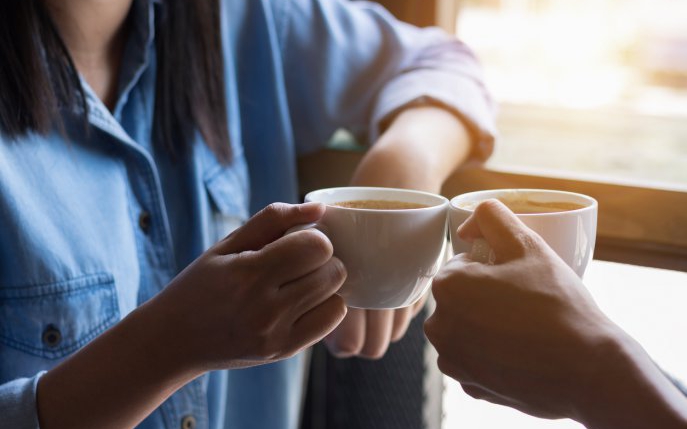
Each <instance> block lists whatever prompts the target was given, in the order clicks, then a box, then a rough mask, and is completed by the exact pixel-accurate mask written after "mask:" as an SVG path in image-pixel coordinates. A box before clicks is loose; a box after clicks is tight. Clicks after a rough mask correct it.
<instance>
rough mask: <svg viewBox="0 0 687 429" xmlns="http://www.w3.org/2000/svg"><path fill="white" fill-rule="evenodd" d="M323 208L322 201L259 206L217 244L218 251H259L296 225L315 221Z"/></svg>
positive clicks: (227, 252)
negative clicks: (240, 225)
mask: <svg viewBox="0 0 687 429" xmlns="http://www.w3.org/2000/svg"><path fill="white" fill-rule="evenodd" d="M324 211H325V206H324V204H321V203H306V204H285V203H273V204H270V205H269V206H267V207H265V208H264V209H262V210H261V211H260V212H258V213H257V214H256V215H254V216H253V217H252V218H250V219H249V220H248V222H246V224H245V225H243V226H242V227H241V228H239V229H237V230H236V231H234V232H233V233H231V234H230V235H229V236H227V237H226V238H224V239H223V240H222V241H220V242H219V243H218V244H217V248H218V250H219V251H220V252H221V253H224V254H230V253H237V252H241V251H245V250H259V249H262V248H263V247H264V246H265V245H267V244H268V243H271V242H273V241H275V240H277V239H278V238H280V237H281V236H283V235H284V233H285V232H286V231H287V230H288V229H289V228H292V227H294V226H297V225H301V224H306V223H311V222H316V221H318V220H319V219H320V218H321V217H322V216H323V215H324Z"/></svg>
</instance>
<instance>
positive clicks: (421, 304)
mask: <svg viewBox="0 0 687 429" xmlns="http://www.w3.org/2000/svg"><path fill="white" fill-rule="evenodd" d="M427 298H429V292H425V294H424V295H423V296H422V297H421V298H420V299H418V300H417V302H416V303H415V304H413V305H412V307H411V308H412V313H411V314H412V317H415V316H417V314H418V313H419V312H420V311H421V310H422V308H423V307H424V306H425V304H426V303H427Z"/></svg>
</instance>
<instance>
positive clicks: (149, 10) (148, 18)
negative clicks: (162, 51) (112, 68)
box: [112, 0, 160, 120]
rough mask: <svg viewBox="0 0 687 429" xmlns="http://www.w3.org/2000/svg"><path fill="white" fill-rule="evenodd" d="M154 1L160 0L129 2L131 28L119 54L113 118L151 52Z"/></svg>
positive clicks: (117, 116)
mask: <svg viewBox="0 0 687 429" xmlns="http://www.w3.org/2000/svg"><path fill="white" fill-rule="evenodd" d="M155 4H160V1H159V0H134V1H133V3H132V5H131V11H130V14H129V17H128V19H129V20H130V22H129V25H130V26H131V28H130V33H129V37H128V40H127V41H126V46H125V47H124V55H123V57H122V65H121V71H120V75H119V88H118V98H117V104H116V105H115V108H114V110H113V112H112V113H113V116H114V117H115V118H116V119H117V120H120V118H121V112H122V109H123V108H124V105H125V104H126V102H127V100H128V99H129V95H130V93H131V90H132V89H133V88H134V86H135V85H136V83H137V82H138V81H139V79H140V77H141V75H142V74H143V72H144V71H145V70H146V68H147V67H148V65H149V62H150V55H152V54H153V52H154V49H153V43H154V40H155V8H154V5H155Z"/></svg>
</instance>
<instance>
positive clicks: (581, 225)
mask: <svg viewBox="0 0 687 429" xmlns="http://www.w3.org/2000/svg"><path fill="white" fill-rule="evenodd" d="M488 199H502V200H506V201H512V200H514V199H515V200H517V199H520V200H529V201H535V202H541V203H551V202H559V203H572V204H576V205H579V206H580V208H578V209H574V210H564V211H556V212H545V213H544V212H543V213H526V214H516V216H517V217H518V218H520V220H521V221H523V223H524V224H525V225H527V226H528V227H530V228H532V229H533V230H534V231H535V232H537V233H538V234H539V235H540V236H541V237H542V238H543V239H544V240H545V241H546V242H547V243H548V245H549V246H551V248H553V250H554V251H555V252H556V253H557V254H558V256H560V257H561V258H562V259H563V261H565V262H566V263H567V264H568V265H569V266H570V267H571V268H572V269H573V270H574V271H575V272H576V273H577V275H578V276H580V277H582V276H583V275H584V271H585V270H586V268H587V265H588V264H589V261H591V260H592V257H593V254H594V245H595V242H596V219H597V212H598V204H597V202H596V200H595V199H594V198H592V197H589V196H587V195H582V194H576V193H573V192H565V191H555V190H543V189H495V190H488V191H477V192H470V193H467V194H463V195H458V196H457V197H454V198H452V199H451V204H450V208H449V225H450V230H451V242H452V245H453V251H454V253H456V254H458V253H464V252H468V253H471V254H472V255H475V259H482V260H486V259H489V256H488V254H489V253H490V249H489V248H488V245H486V242H485V241H484V240H479V241H478V240H476V241H475V248H473V247H472V244H470V243H467V242H465V241H463V240H461V239H460V238H459V237H458V235H457V234H456V230H457V229H458V227H459V226H460V225H461V224H462V223H463V222H465V220H466V219H467V218H468V217H469V216H470V215H471V214H472V211H473V210H474V209H475V208H476V207H477V205H478V204H479V203H480V202H482V201H484V200H488Z"/></svg>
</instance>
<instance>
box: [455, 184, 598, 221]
mask: <svg viewBox="0 0 687 429" xmlns="http://www.w3.org/2000/svg"><path fill="white" fill-rule="evenodd" d="M499 192H508V193H516V192H521V193H538V194H556V195H567V196H572V197H575V198H577V199H581V200H584V201H586V202H587V204H588V205H585V206H584V207H580V208H579V209H573V210H564V211H559V212H542V213H517V214H516V215H517V216H518V217H520V216H526V217H530V216H532V217H537V216H553V215H558V216H560V215H561V214H565V213H580V212H583V211H587V210H595V209H596V208H597V207H598V205H599V203H598V201H597V200H596V199H595V198H593V197H590V196H589V195H586V194H581V193H579V192H571V191H563V190H557V189H534V188H497V189H483V190H481V191H472V192H466V193H464V194H460V195H456V196H454V197H453V198H451V199H450V201H449V208H450V209H451V210H456V211H464V212H470V213H472V212H473V211H474V208H473V209H468V208H465V207H459V206H458V205H457V204H458V200H461V201H462V200H463V199H464V198H469V197H471V196H475V195H479V194H491V193H499ZM491 198H492V197H486V198H482V201H484V200H487V199H491Z"/></svg>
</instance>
